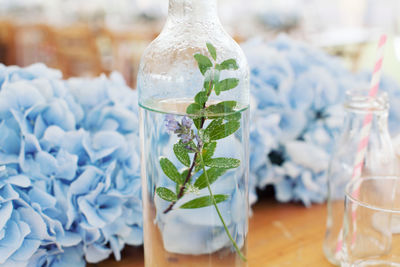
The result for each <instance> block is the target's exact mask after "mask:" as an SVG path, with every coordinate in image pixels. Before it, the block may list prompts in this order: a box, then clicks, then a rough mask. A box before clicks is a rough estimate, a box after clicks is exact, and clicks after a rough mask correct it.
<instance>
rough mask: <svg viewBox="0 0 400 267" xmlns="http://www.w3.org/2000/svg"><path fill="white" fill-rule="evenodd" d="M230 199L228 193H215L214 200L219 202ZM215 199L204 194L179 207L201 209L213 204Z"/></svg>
mask: <svg viewBox="0 0 400 267" xmlns="http://www.w3.org/2000/svg"><path fill="white" fill-rule="evenodd" d="M227 199H229V196H228V195H221V194H219V195H214V200H215V202H216V203H217V204H218V203H220V202H223V201H225V200H227ZM213 204H214V203H213V201H212V198H211V196H204V197H199V198H195V199H192V200H190V201H188V202H186V203H184V204H182V205H181V206H180V207H179V208H181V209H199V208H204V207H208V206H211V205H213Z"/></svg>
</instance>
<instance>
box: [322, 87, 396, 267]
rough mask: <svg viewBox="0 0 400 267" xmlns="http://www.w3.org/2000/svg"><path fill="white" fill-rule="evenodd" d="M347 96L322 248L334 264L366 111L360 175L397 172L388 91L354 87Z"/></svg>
mask: <svg viewBox="0 0 400 267" xmlns="http://www.w3.org/2000/svg"><path fill="white" fill-rule="evenodd" d="M346 98H347V100H346V103H345V105H344V108H345V111H346V115H345V121H344V127H343V128H342V133H341V137H340V138H339V139H338V142H337V144H336V149H335V151H334V153H333V155H332V158H331V161H330V165H329V169H328V200H327V211H328V214H327V223H326V233H325V240H324V245H323V250H324V253H325V257H326V258H327V259H328V260H329V261H330V262H331V263H332V264H335V265H339V264H340V262H339V258H340V248H341V247H340V240H341V234H342V233H341V231H342V223H343V212H344V202H343V201H344V195H345V187H346V184H347V182H348V181H350V179H351V177H352V174H353V166H354V162H355V157H356V154H357V147H358V145H359V142H360V138H361V130H362V128H363V123H364V120H365V117H366V116H367V115H369V114H371V115H372V123H371V130H370V135H369V141H368V146H367V149H366V153H365V157H364V165H363V168H362V173H361V178H362V177H367V176H371V175H380V176H385V175H394V174H396V172H397V169H396V157H395V153H394V150H393V147H392V142H391V138H390V134H389V130H388V109H389V104H388V100H387V95H386V94H385V93H380V94H378V96H377V97H376V98H373V97H370V96H368V91H367V90H352V91H348V92H347V93H346Z"/></svg>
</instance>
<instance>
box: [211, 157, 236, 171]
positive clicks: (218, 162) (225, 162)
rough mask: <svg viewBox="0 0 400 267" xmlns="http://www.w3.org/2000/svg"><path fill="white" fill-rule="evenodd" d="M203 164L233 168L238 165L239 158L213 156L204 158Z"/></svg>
mask: <svg viewBox="0 0 400 267" xmlns="http://www.w3.org/2000/svg"><path fill="white" fill-rule="evenodd" d="M204 164H206V166H208V167H213V168H222V169H233V168H237V167H239V166H240V160H238V159H233V158H215V159H208V160H206V162H205V163H204Z"/></svg>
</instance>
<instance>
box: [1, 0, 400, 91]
mask: <svg viewBox="0 0 400 267" xmlns="http://www.w3.org/2000/svg"><path fill="white" fill-rule="evenodd" d="M218 4H219V16H220V19H221V22H222V24H223V25H224V27H225V29H226V30H227V31H228V32H229V33H230V34H231V36H233V37H234V38H235V39H236V40H237V41H238V42H239V43H243V42H246V41H247V40H249V39H250V38H254V37H258V38H260V37H261V38H266V39H273V38H274V37H276V36H277V35H278V34H281V33H286V34H288V35H290V36H291V37H292V38H294V39H300V40H304V41H305V42H307V43H310V44H312V45H314V46H316V47H320V48H321V49H324V50H326V51H327V52H328V53H330V54H333V55H337V56H340V57H343V59H344V60H345V64H346V65H347V66H348V67H349V68H350V69H351V70H353V71H358V70H362V69H364V68H365V69H371V68H372V65H373V61H374V55H375V45H376V43H375V42H376V38H377V36H379V33H381V32H383V31H385V32H386V33H388V34H389V36H390V39H389V45H388V46H387V49H386V55H385V66H384V68H385V72H386V73H387V74H389V75H390V76H392V77H393V78H395V79H396V80H398V81H400V75H399V74H400V64H399V63H400V16H399V14H400V1H399V0H351V1H349V0H268V1H265V0H251V1H248V0H218ZM167 11H168V0H112V1H110V0H0V62H1V63H3V64H5V65H19V66H26V65H30V64H32V63H35V62H43V63H45V64H47V65H48V66H50V67H54V68H57V69H60V70H62V72H63V75H64V77H65V78H68V77H71V76H97V75H99V74H100V73H109V72H111V71H113V70H117V71H119V72H121V73H122V74H123V76H124V77H125V79H126V81H127V83H128V84H129V85H130V86H131V87H132V88H135V86H136V73H137V69H138V64H139V61H140V56H141V54H142V52H143V50H144V48H145V47H146V45H147V44H148V43H149V42H150V41H151V40H152V39H154V38H155V37H156V36H157V35H158V34H159V32H160V30H161V29H162V26H163V24H164V21H165V19H166V16H167Z"/></svg>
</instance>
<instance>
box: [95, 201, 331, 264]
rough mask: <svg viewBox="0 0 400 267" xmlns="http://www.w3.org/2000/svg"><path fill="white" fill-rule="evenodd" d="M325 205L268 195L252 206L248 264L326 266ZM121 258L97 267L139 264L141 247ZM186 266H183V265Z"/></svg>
mask: <svg viewBox="0 0 400 267" xmlns="http://www.w3.org/2000/svg"><path fill="white" fill-rule="evenodd" d="M325 220H326V206H325V205H314V206H312V207H311V208H305V207H304V206H302V205H300V204H293V203H290V204H281V203H277V202H276V201H275V200H273V199H272V198H271V197H269V198H263V199H260V200H259V202H258V203H257V204H256V205H254V206H253V216H252V217H251V219H250V232H249V236H248V251H249V253H248V262H249V267H269V266H271V267H284V266H296V267H301V266H304V267H306V266H307V267H314V266H315V267H324V266H326V267H330V266H332V265H330V264H329V263H328V261H327V260H326V259H325V258H324V255H323V252H322V241H323V237H324V232H325ZM122 258H123V260H122V261H120V262H116V261H115V260H114V259H109V260H107V261H105V262H102V263H100V264H96V265H92V266H97V267H110V266H112V267H143V266H144V264H143V249H142V248H132V247H128V248H126V249H125V250H124V252H123V256H122ZM185 267H186V266H185Z"/></svg>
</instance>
